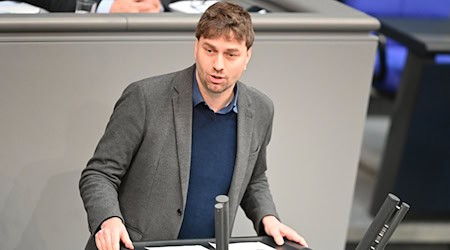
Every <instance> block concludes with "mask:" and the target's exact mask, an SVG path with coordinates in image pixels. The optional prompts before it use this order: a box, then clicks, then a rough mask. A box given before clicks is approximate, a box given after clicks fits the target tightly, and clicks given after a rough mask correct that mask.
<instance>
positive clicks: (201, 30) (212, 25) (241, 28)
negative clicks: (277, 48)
mask: <svg viewBox="0 0 450 250" xmlns="http://www.w3.org/2000/svg"><path fill="white" fill-rule="evenodd" d="M221 36H224V37H225V39H227V40H231V39H233V38H235V39H236V40H237V41H239V42H242V41H244V40H245V45H246V46H247V49H249V48H250V47H252V45H253V40H254V39H255V33H254V31H253V25H252V18H251V17H250V14H249V13H248V12H247V11H246V10H244V9H243V8H242V7H241V6H239V5H237V4H234V3H230V2H217V3H215V4H213V5H211V6H210V7H209V8H208V9H207V10H206V11H205V13H203V15H202V17H201V18H200V21H198V24H197V29H196V32H195V37H197V39H200V38H201V37H204V38H217V37H221Z"/></svg>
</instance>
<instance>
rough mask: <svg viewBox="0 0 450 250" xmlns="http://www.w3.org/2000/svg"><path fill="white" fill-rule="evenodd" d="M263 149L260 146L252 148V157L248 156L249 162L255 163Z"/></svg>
mask: <svg viewBox="0 0 450 250" xmlns="http://www.w3.org/2000/svg"><path fill="white" fill-rule="evenodd" d="M260 149H261V146H260V145H257V146H256V147H251V149H250V155H249V156H248V162H249V163H250V162H255V161H256V159H257V158H258V155H259V150H260Z"/></svg>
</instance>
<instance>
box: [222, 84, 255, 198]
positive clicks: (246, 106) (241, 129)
mask: <svg viewBox="0 0 450 250" xmlns="http://www.w3.org/2000/svg"><path fill="white" fill-rule="evenodd" d="M237 84H239V92H238V93H239V94H238V115H237V117H238V118H237V150H236V162H235V166H234V174H233V179H232V181H231V186H230V190H229V193H228V195H229V197H230V199H233V200H231V202H232V204H236V205H239V204H238V198H239V196H240V192H241V188H242V182H243V180H244V176H245V173H246V171H247V168H248V157H249V155H250V146H251V141H252V134H253V133H252V132H253V127H254V119H253V117H254V113H255V111H254V110H253V109H252V107H251V100H250V98H249V96H248V94H247V90H246V88H245V86H244V85H243V84H240V83H239V82H238V83H237Z"/></svg>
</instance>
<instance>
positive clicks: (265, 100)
mask: <svg viewBox="0 0 450 250" xmlns="http://www.w3.org/2000/svg"><path fill="white" fill-rule="evenodd" d="M239 88H240V90H242V91H243V92H244V93H245V94H246V95H247V96H248V98H249V100H250V102H251V104H252V106H255V109H257V110H267V111H271V112H273V102H272V100H271V99H270V97H268V96H267V95H266V94H264V93H263V92H262V91H260V90H258V89H256V88H255V87H252V86H249V85H247V84H244V83H242V82H240V84H239Z"/></svg>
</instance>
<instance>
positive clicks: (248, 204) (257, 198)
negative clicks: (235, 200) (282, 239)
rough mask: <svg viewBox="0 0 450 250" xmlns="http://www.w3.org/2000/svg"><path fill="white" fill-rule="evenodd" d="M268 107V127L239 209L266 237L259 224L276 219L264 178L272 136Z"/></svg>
mask: <svg viewBox="0 0 450 250" xmlns="http://www.w3.org/2000/svg"><path fill="white" fill-rule="evenodd" d="M270 107H271V108H270V109H268V110H270V111H271V112H270V115H269V117H268V119H267V120H269V125H268V126H266V130H265V131H266V132H265V137H264V140H263V142H262V144H261V147H260V150H259V153H258V156H257V157H258V158H257V160H256V164H255V167H254V170H253V173H252V177H251V178H250V182H249V184H248V186H247V189H246V191H245V193H244V196H243V199H242V201H241V207H242V208H243V210H244V212H245V214H246V216H247V217H248V218H250V219H251V220H252V222H253V225H254V228H255V230H256V232H257V233H258V235H266V233H265V231H264V228H263V225H262V223H261V221H262V218H263V217H264V216H267V215H274V216H275V217H277V218H278V214H277V212H276V208H275V204H274V202H273V198H272V195H271V193H270V189H269V183H268V180H267V176H266V170H267V160H266V150H267V145H268V144H269V141H270V138H271V135H272V123H273V106H272V105H271V106H270ZM267 120H266V122H267Z"/></svg>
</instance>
